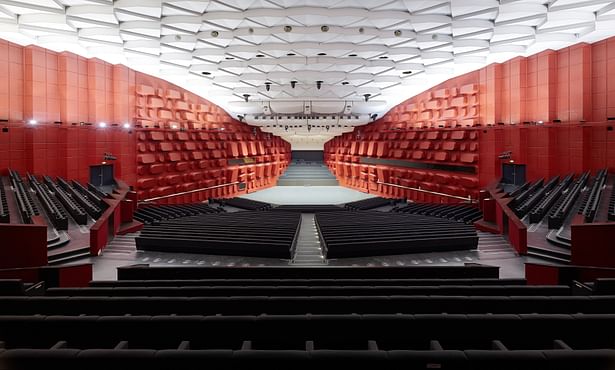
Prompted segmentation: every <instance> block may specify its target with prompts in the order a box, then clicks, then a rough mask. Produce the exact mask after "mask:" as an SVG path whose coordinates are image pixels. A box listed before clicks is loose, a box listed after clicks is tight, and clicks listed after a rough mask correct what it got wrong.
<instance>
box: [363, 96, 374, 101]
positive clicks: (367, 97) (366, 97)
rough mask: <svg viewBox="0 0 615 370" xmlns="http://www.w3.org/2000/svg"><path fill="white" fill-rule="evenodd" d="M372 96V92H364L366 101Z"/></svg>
mask: <svg viewBox="0 0 615 370" xmlns="http://www.w3.org/2000/svg"><path fill="white" fill-rule="evenodd" d="M370 96H372V94H363V97H364V98H365V101H368V100H369V97H370Z"/></svg>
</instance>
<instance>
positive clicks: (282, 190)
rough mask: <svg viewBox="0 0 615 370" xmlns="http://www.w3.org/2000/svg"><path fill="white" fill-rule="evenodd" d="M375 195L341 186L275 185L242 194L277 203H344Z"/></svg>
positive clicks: (243, 196) (246, 196)
mask: <svg viewBox="0 0 615 370" xmlns="http://www.w3.org/2000/svg"><path fill="white" fill-rule="evenodd" d="M373 197H374V195H372V194H366V193H362V192H360V191H356V190H353V189H349V188H344V187H341V186H275V187H273V188H269V189H265V190H259V191H257V192H255V193H251V194H246V195H242V196H241V198H247V199H252V200H258V201H261V202H266V203H271V204H277V205H282V204H344V203H349V202H354V201H357V200H362V199H367V198H373Z"/></svg>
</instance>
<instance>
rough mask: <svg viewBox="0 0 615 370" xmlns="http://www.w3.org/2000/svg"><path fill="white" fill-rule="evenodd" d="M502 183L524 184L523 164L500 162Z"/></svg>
mask: <svg viewBox="0 0 615 370" xmlns="http://www.w3.org/2000/svg"><path fill="white" fill-rule="evenodd" d="M502 183H503V184H512V185H517V186H521V185H523V184H525V165H524V164H515V163H502Z"/></svg>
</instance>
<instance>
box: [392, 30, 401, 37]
mask: <svg viewBox="0 0 615 370" xmlns="http://www.w3.org/2000/svg"><path fill="white" fill-rule="evenodd" d="M393 34H394V35H395V36H397V37H399V36H401V30H395V32H393Z"/></svg>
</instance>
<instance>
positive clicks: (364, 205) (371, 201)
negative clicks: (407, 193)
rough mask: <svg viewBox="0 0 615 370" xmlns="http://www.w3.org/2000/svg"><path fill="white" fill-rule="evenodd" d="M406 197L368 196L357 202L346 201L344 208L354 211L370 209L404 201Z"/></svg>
mask: <svg viewBox="0 0 615 370" xmlns="http://www.w3.org/2000/svg"><path fill="white" fill-rule="evenodd" d="M404 201H405V199H389V198H382V197H374V198H367V199H362V200H357V201H355V202H350V203H346V204H345V205H344V208H347V209H350V210H353V211H357V210H358V211H368V210H370V209H374V208H379V207H384V206H388V205H392V204H395V203H399V202H404Z"/></svg>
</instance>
